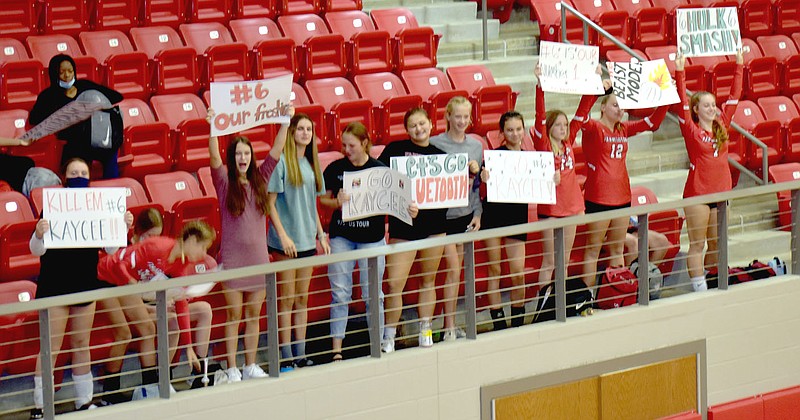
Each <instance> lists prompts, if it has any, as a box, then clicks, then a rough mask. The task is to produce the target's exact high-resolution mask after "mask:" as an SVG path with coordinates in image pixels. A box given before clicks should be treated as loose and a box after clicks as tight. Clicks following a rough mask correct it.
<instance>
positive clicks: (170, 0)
mask: <svg viewBox="0 0 800 420" xmlns="http://www.w3.org/2000/svg"><path fill="white" fill-rule="evenodd" d="M142 16H143V17H144V26H158V25H166V26H171V27H173V28H177V27H178V25H180V24H181V23H184V22H186V0H142Z"/></svg>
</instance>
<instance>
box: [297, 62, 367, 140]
mask: <svg viewBox="0 0 800 420" xmlns="http://www.w3.org/2000/svg"><path fill="white" fill-rule="evenodd" d="M306 89H307V91H308V94H309V97H310V99H311V100H312V102H313V103H317V104H320V105H322V106H323V107H324V108H325V109H326V110H327V111H328V113H327V114H326V118H325V120H326V125H327V128H328V140H329V142H328V143H329V145H328V148H327V150H340V149H341V147H342V146H341V142H340V140H339V133H341V132H342V131H343V130H344V128H345V127H346V126H347V124H349V123H351V122H353V121H360V122H362V123H363V124H364V125H365V126H366V127H367V131H368V132H369V133H370V136H371V137H372V138H375V136H376V132H375V125H374V123H373V119H372V103H371V102H370V101H368V100H366V99H361V98H360V97H359V96H358V91H356V88H355V87H354V86H353V84H352V83H350V81H349V80H347V79H345V78H343V77H332V78H328V79H316V80H309V81H307V82H306Z"/></svg>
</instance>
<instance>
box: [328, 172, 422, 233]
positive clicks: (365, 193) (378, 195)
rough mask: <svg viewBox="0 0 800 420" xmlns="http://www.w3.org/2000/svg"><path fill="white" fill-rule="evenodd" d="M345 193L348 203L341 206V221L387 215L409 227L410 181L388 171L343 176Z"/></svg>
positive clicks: (403, 176)
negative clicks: (348, 195)
mask: <svg viewBox="0 0 800 420" xmlns="http://www.w3.org/2000/svg"><path fill="white" fill-rule="evenodd" d="M343 182H344V192H346V193H347V194H350V200H349V201H347V202H346V203H344V205H343V206H342V221H345V222H350V221H353V220H357V219H363V218H365V217H369V216H376V215H380V214H388V215H390V216H394V217H396V218H398V219H400V220H402V221H403V222H405V223H407V224H409V225H411V224H412V219H411V215H410V214H408V206H409V204H411V180H410V179H409V178H408V177H407V176H405V175H403V174H401V173H399V172H397V171H394V170H391V169H389V168H370V169H364V170H361V171H356V172H345V173H344V179H343Z"/></svg>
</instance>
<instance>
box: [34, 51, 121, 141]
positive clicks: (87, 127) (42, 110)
mask: <svg viewBox="0 0 800 420" xmlns="http://www.w3.org/2000/svg"><path fill="white" fill-rule="evenodd" d="M64 61H69V62H70V63H72V68H73V69H74V70H75V77H76V80H75V84H74V85H73V86H75V88H76V89H77V90H78V93H77V94H76V95H75V97H74V98H70V97H68V96H67V94H66V89H64V88H62V87H61V86H59V85H58V81H59V79H58V71H59V68H60V67H61V63H62V62H64ZM47 70H48V73H49V75H50V87H48V88H47V89H45V90H43V91H42V92H41V93H39V96H38V97H37V98H36V103H35V104H33V108H32V109H31V112H30V114H29V115H28V122H29V123H30V124H31V125H33V126H35V125H36V124H39V123H40V122H42V121H44V119H45V118H47V117H49V116H50V115H51V114H53V113H54V112H56V111H58V110H59V109H61V107H63V106H64V105H66V104H68V103H70V102H72V101H74V100H75V98H77V97H78V95H80V94H81V93H82V92H85V91H87V90H96V91H98V92H100V93H102V94H103V95H105V96H106V98H108V100H109V101H111V103H112V104H116V103H117V102H119V101H121V100H122V94H121V93H119V92H117V91H115V90H113V89H109V88H107V87H105V86H102V85H99V84H97V83H95V82H92V81H90V80H78V79H77V73H78V69H77V67H75V60H73V59H72V57H70V56H68V55H66V54H58V55H55V56H53V58H51V59H50V65H49V66H48V68H47ZM56 137H58V138H59V139H61V140H66V141H67V143H68V144H69V146H70V147H71V148H77V149H86V150H88V149H89V148H90V145H91V121H90V120H85V121H82V122H79V123H77V124H75V125H73V126H71V127H67V128H65V129H63V130H61V131H59V132H58V133H57V134H56Z"/></svg>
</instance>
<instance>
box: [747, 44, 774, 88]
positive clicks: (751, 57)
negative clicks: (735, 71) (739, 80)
mask: <svg viewBox="0 0 800 420" xmlns="http://www.w3.org/2000/svg"><path fill="white" fill-rule="evenodd" d="M742 54H743V56H744V80H743V84H744V86H743V88H744V89H743V92H742V93H743V95H742V96H743V97H745V98H747V99H750V100H756V99H758V98H761V97H763V96H773V95H777V94H778V92H779V91H780V85H779V75H778V62H777V60H776V59H775V57H772V56H770V55H767V54H764V52H763V51H761V48H760V47H759V46H758V44H756V42H755V41H753V40H752V39H749V38H742Z"/></svg>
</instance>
